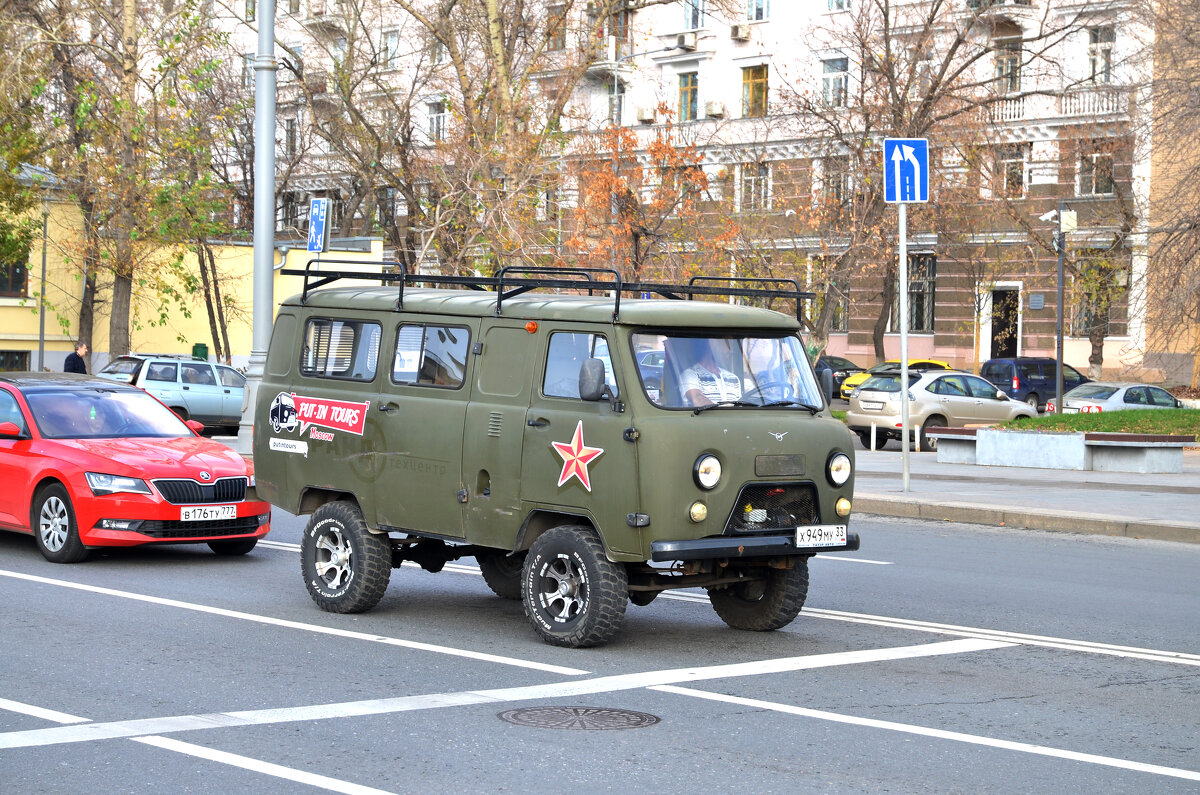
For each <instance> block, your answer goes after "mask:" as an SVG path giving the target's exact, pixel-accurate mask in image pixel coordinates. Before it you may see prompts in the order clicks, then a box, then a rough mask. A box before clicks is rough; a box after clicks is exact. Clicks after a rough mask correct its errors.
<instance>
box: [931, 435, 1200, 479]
mask: <svg viewBox="0 0 1200 795" xmlns="http://www.w3.org/2000/svg"><path fill="white" fill-rule="evenodd" d="M930 436H933V437H936V438H937V440H938V450H937V460H938V461H939V462H942V463H950V464H979V465H981V466H1008V467H1035V468H1039V469H1073V470H1081V471H1086V470H1094V471H1097V472H1141V473H1172V472H1182V471H1183V448H1184V447H1188V446H1190V445H1194V444H1195V443H1196V437H1195V436H1155V435H1150V434H1139V433H1095V432H1086V433H1085V432H1078V431H1077V432H1061V431H1018V430H1002V429H998V428H943V429H941V430H939V431H936V432H931V433H930Z"/></svg>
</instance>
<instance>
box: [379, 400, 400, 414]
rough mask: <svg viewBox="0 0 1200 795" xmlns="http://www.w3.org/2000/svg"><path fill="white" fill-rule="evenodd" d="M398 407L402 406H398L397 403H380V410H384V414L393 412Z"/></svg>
mask: <svg viewBox="0 0 1200 795" xmlns="http://www.w3.org/2000/svg"><path fill="white" fill-rule="evenodd" d="M398 408H400V407H399V406H397V405H396V404H395V403H387V404H383V403H380V404H379V410H380V411H382V412H383V413H384V414H391V413H392V412H393V411H395V410H396V409H398Z"/></svg>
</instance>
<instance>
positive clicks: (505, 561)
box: [475, 551, 525, 599]
mask: <svg viewBox="0 0 1200 795" xmlns="http://www.w3.org/2000/svg"><path fill="white" fill-rule="evenodd" d="M475 560H476V561H478V563H479V571H480V572H482V573H483V581H484V582H486V583H487V586H488V587H489V588H491V589H492V593H494V594H496V596H499V597H500V598H501V599H520V598H521V571H522V569H523V568H524V567H525V553H524V552H521V553H518V554H516V555H509V554H507V553H505V552H500V551H496V552H489V553H481V554H479V555H476V556H475Z"/></svg>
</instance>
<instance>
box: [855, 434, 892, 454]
mask: <svg viewBox="0 0 1200 795" xmlns="http://www.w3.org/2000/svg"><path fill="white" fill-rule="evenodd" d="M858 440H859V441H860V442H862V446H863V448H865V449H867V450H870V449H871V432H870V431H859V432H858ZM887 443H888V438H887V436H885V435H884V434H882V433H877V434H875V449H876V450H882V449H883V448H885V447H887Z"/></svg>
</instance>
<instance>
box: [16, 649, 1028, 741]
mask: <svg viewBox="0 0 1200 795" xmlns="http://www.w3.org/2000/svg"><path fill="white" fill-rule="evenodd" d="M1013 645H1015V644H1011V643H999V642H995V641H983V640H975V639H966V640H948V641H941V642H939V643H927V644H921V645H919V646H900V647H896V648H890V649H864V650H860V651H848V652H834V653H831V654H813V655H808V656H803V657H785V658H781V659H775V660H759V661H755V662H745V663H729V664H726V665H712V666H703V667H696V668H677V669H670V670H662V671H645V672H640V673H632V674H617V675H614V676H601V677H596V678H593V679H572V680H570V681H567V682H556V683H551V684H544V685H526V686H520V687H504V688H497V689H492V690H468V691H461V692H457V693H434V694H430V695H421V696H398V697H395V698H381V699H371V700H367V701H349V702H343V703H339V704H314V705H309V706H301V707H280V708H276V709H260V710H246V711H240V712H217V713H208V714H203V715H176V716H171V717H165V718H142V719H136V720H127V721H112V722H108V723H87V724H83V725H79V726H61V727H55V728H50V729H29V730H25V731H13V732H6V733H3V734H0V748H30V747H35V746H45V745H59V744H63V743H80V742H89V741H92V740H112V739H119V738H123V737H138V736H142V735H148V734H172V733H175V732H183V731H196V730H201V729H215V728H229V727H234V726H263V725H268V724H275V723H291V722H296V721H315V720H329V719H333V718H349V717H362V716H366V715H385V714H391V713H396V712H411V711H418V710H426V709H439V708H443V707H458V706H470V705H475V704H497V703H502V702H510V701H529V700H535V699H536V700H540V699H549V698H567V697H576V696H581V695H594V694H597V693H613V692H618V691H624V690H636V689H639V688H644V687H655V686H658V685H668V684H674V683H678V682H700V681H708V680H713V679H729V678H737V677H743V676H758V675H761V674H772V673H784V672H789V671H800V670H807V669H812V668H827V667H831V666H838V665H855V664H861V663H873V662H884V661H890V660H903V659H913V658H919V657H933V656H938V655H946V654H964V653H967V652H975V651H986V650H990V649H1001V648H1008V647H1011V646H1013Z"/></svg>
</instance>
